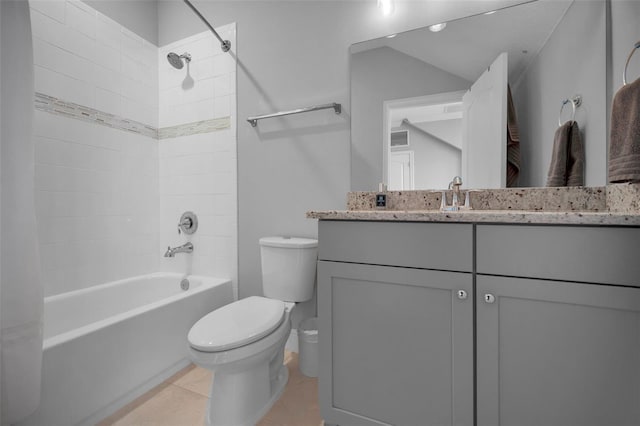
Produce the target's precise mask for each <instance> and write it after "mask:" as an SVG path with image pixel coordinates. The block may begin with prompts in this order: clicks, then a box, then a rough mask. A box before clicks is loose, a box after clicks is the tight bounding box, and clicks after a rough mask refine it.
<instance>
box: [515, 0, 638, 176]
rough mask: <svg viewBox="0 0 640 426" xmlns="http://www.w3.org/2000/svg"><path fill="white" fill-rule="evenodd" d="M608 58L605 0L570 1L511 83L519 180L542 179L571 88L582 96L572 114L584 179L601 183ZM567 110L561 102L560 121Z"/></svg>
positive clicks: (603, 171)
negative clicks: (520, 75) (518, 136)
mask: <svg viewBox="0 0 640 426" xmlns="http://www.w3.org/2000/svg"><path fill="white" fill-rule="evenodd" d="M614 3H615V2H614ZM635 25H637V21H636V22H635ZM585 28H588V31H585V30H584V29H585ZM576 34H581V35H582V36H581V37H577V36H576ZM606 58H607V55H606V5H605V3H604V2H593V1H576V2H574V3H573V4H572V5H571V7H570V8H569V10H568V11H567V13H566V15H565V16H564V18H563V20H562V21H561V22H560V24H559V25H558V26H557V27H556V30H555V31H554V33H553V34H552V35H551V37H550V38H549V40H548V42H547V44H546V45H545V47H544V48H543V49H542V51H541V52H540V53H539V55H538V57H537V58H536V60H535V62H534V63H533V64H532V65H531V66H530V67H529V68H528V69H527V71H526V74H525V77H524V78H521V79H520V80H519V81H518V82H516V83H515V85H514V86H512V89H513V97H514V102H515V103H516V107H517V116H518V125H519V127H520V134H521V135H522V136H521V139H522V140H521V141H520V144H521V162H522V164H521V171H520V181H519V184H520V186H544V185H545V184H546V177H547V171H548V169H549V164H550V161H551V150H552V147H553V137H554V133H555V131H556V129H557V128H558V116H559V112H560V106H561V102H562V100H563V99H566V98H568V97H572V96H573V95H575V94H580V95H582V100H583V104H582V106H581V107H580V108H578V109H577V112H576V117H575V119H576V121H577V122H578V125H579V127H580V130H581V133H582V142H583V145H584V148H585V184H586V185H588V186H597V185H604V184H605V181H606V158H607V155H606V152H607V145H606V141H607V139H608V138H607V125H606V117H607V114H608V110H609V106H608V101H607V91H606V81H607V74H606V71H607V59H606ZM570 111H571V106H570V105H567V106H565V108H564V111H563V115H562V117H563V122H564V121H566V120H568V119H569V118H570V117H571V114H570Z"/></svg>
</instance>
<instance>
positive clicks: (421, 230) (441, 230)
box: [318, 220, 473, 272]
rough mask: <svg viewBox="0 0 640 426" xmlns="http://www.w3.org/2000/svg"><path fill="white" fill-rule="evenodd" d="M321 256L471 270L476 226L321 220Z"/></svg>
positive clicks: (378, 262) (447, 269) (356, 261)
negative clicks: (474, 227) (474, 228)
mask: <svg viewBox="0 0 640 426" xmlns="http://www.w3.org/2000/svg"><path fill="white" fill-rule="evenodd" d="M318 234H319V240H320V244H319V251H318V257H319V259H320V260H332V261H337V262H354V263H368V264H374V265H393V266H405V267H411V268H424V269H440V270H446V271H461V272H471V271H472V270H473V226H472V225H470V224H458V223H413V222H355V221H354V222H350V221H344V222H341V221H327V220H321V221H320V223H319V224H318Z"/></svg>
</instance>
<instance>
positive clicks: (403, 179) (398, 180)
mask: <svg viewBox="0 0 640 426" xmlns="http://www.w3.org/2000/svg"><path fill="white" fill-rule="evenodd" d="M413 158H414V157H413V151H397V152H392V153H391V154H390V155H389V185H388V186H389V190H390V191H409V190H412V189H415V186H414V183H413Z"/></svg>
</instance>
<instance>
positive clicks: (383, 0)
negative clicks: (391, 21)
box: [378, 0, 394, 16]
mask: <svg viewBox="0 0 640 426" xmlns="http://www.w3.org/2000/svg"><path fill="white" fill-rule="evenodd" d="M378 9H380V11H381V12H382V16H389V15H391V14H392V13H393V9H394V4H393V0H378Z"/></svg>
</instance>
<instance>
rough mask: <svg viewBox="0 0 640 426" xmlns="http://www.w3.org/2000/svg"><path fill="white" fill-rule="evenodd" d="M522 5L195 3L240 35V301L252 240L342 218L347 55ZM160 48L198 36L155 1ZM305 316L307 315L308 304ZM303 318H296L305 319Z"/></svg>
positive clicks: (195, 24) (254, 252) (246, 289)
mask: <svg viewBox="0 0 640 426" xmlns="http://www.w3.org/2000/svg"><path fill="white" fill-rule="evenodd" d="M522 2H523V1H522V0H518V1H514V0H500V1H498V0H495V1H477V0H467V1H456V2H442V1H424V2H399V3H397V8H396V12H395V14H394V15H393V16H392V17H390V18H388V19H385V18H383V17H382V16H381V14H380V13H379V11H378V9H377V7H376V2H375V1H373V0H372V1H367V2H361V1H357V2H355V1H220V2H218V1H216V2H202V1H200V2H196V5H197V7H198V8H199V9H200V11H201V12H202V13H203V14H204V16H206V17H207V19H208V20H209V21H210V22H211V24H212V25H214V26H219V25H223V24H228V23H231V22H237V28H238V36H237V39H238V46H237V52H238V104H237V108H238V117H239V123H238V185H239V188H238V197H239V200H238V202H239V218H238V221H239V222H238V226H239V241H238V243H239V253H238V257H239V286H240V296H241V297H246V296H249V295H255V294H261V293H262V290H261V277H260V251H259V249H258V239H259V238H260V237H262V236H266V235H277V234H286V235H300V236H309V237H315V236H317V223H316V221H315V220H310V219H306V218H305V212H306V211H307V210H312V209H322V210H325V209H344V208H345V207H346V193H347V192H348V191H349V190H350V156H351V154H350V151H351V149H350V143H349V141H350V134H349V120H350V108H349V53H348V49H349V46H350V45H351V44H353V43H355V42H360V41H364V40H368V39H371V38H375V37H380V36H383V35H386V34H391V33H395V32H399V31H405V30H408V29H411V28H415V27H420V26H424V25H429V24H434V23H437V22H441V21H447V20H450V19H453V18H457V17H462V16H466V15H469V14H471V13H478V12H483V11H488V10H492V9H495V8H497V7H500V6H506V5H511V4H518V3H522ZM158 13H159V43H160V45H164V44H167V43H169V42H171V41H175V40H178V39H180V38H183V37H186V36H188V35H191V34H194V33H197V32H200V31H204V30H205V29H206V28H205V27H204V25H203V24H202V23H201V22H200V21H199V20H198V18H197V17H195V16H194V15H193V14H192V12H191V11H190V10H188V8H187V7H186V6H185V5H184V4H182V2H173V1H161V2H159V10H158ZM326 102H341V103H342V104H343V108H344V109H343V113H342V115H335V114H334V113H333V112H332V111H330V110H327V111H319V112H315V113H309V114H302V115H297V116H292V117H290V118H288V119H272V120H264V121H261V122H260V124H259V125H258V127H256V128H252V127H251V126H250V125H249V124H248V123H246V122H244V121H243V120H244V118H245V117H247V116H251V115H255V114H262V113H269V112H274V111H279V110H287V109H291V108H299V107H304V106H309V105H314V104H317V103H326ZM307 309H308V312H312V311H313V310H314V306H313V303H311V304H308V306H307ZM304 314H305V313H304V312H303V315H304Z"/></svg>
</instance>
